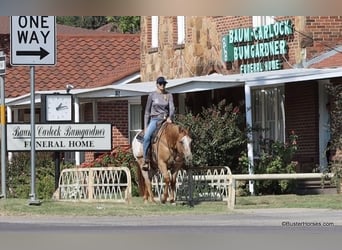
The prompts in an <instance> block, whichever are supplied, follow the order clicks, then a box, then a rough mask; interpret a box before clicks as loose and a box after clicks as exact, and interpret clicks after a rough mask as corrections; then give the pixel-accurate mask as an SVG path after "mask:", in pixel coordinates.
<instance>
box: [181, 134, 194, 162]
mask: <svg viewBox="0 0 342 250" xmlns="http://www.w3.org/2000/svg"><path fill="white" fill-rule="evenodd" d="M181 142H182V144H183V147H184V157H185V161H186V163H187V164H189V163H190V162H191V160H192V153H191V138H190V137H189V136H187V135H186V136H184V137H183V138H182V140H181Z"/></svg>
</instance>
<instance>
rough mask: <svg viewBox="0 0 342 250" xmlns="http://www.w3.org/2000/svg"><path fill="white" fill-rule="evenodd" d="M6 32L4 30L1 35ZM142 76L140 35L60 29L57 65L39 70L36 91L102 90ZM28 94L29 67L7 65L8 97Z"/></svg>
mask: <svg viewBox="0 0 342 250" xmlns="http://www.w3.org/2000/svg"><path fill="white" fill-rule="evenodd" d="M4 18H6V17H0V19H1V20H4ZM8 19H9V18H8V17H7V20H8ZM1 20H0V23H2V22H1ZM7 24H8V25H9V22H7ZM3 31H4V27H2V26H1V28H0V34H1V32H3ZM2 34H4V33H2ZM0 39H1V36H0ZM8 48H9V44H8ZM9 56H10V55H7V57H9ZM7 60H8V61H9V59H8V58H7ZM139 72H140V34H120V33H112V32H104V31H97V30H88V29H82V28H76V27H69V26H65V25H57V64H56V65H55V66H35V91H47V90H65V86H66V84H72V85H74V87H75V88H77V89H83V88H94V87H100V86H105V85H110V84H113V83H115V82H116V81H119V80H121V79H124V78H125V77H128V76H130V75H132V74H138V73H139ZM27 93H30V69H29V67H28V66H11V65H7V68H6V78H5V96H6V97H7V98H14V97H18V96H21V95H24V94H27Z"/></svg>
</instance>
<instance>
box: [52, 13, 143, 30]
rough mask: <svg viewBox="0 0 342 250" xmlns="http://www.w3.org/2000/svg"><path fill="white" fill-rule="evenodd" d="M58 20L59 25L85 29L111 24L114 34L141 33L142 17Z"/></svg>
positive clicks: (96, 17)
mask: <svg viewBox="0 0 342 250" xmlns="http://www.w3.org/2000/svg"><path fill="white" fill-rule="evenodd" d="M56 19H57V23H58V24H64V25H68V26H74V27H80V28H85V29H98V28H100V27H101V26H103V25H106V24H109V23H110V24H112V28H111V31H113V32H120V33H137V32H140V16H58V17H57V18H56Z"/></svg>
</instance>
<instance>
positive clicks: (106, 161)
mask: <svg viewBox="0 0 342 250" xmlns="http://www.w3.org/2000/svg"><path fill="white" fill-rule="evenodd" d="M109 166H110V167H127V168H128V169H129V170H130V172H131V176H132V195H133V196H138V195H139V189H138V172H137V171H138V165H137V162H136V161H135V159H134V156H133V153H132V151H131V149H130V147H129V146H118V147H116V148H114V149H113V150H112V151H111V152H109V153H105V154H102V155H100V156H98V157H97V158H96V159H94V160H93V161H91V162H84V163H82V164H81V165H80V167H86V168H91V167H109Z"/></svg>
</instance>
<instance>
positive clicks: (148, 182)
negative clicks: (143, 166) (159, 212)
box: [141, 171, 156, 203]
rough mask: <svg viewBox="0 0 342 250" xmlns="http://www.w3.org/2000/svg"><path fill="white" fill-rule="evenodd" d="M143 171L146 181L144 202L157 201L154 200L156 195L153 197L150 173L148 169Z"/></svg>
mask: <svg viewBox="0 0 342 250" xmlns="http://www.w3.org/2000/svg"><path fill="white" fill-rule="evenodd" d="M141 172H142V176H143V178H144V182H145V189H144V196H143V200H144V203H146V202H147V201H149V202H153V203H155V202H156V201H155V200H154V197H153V193H152V184H151V179H150V176H149V173H148V171H141Z"/></svg>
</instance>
